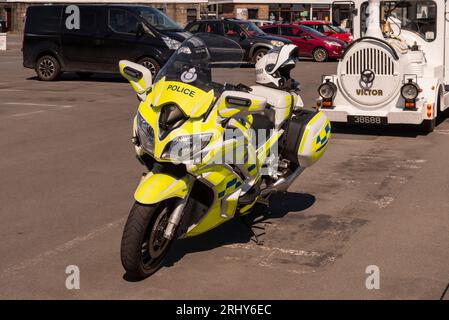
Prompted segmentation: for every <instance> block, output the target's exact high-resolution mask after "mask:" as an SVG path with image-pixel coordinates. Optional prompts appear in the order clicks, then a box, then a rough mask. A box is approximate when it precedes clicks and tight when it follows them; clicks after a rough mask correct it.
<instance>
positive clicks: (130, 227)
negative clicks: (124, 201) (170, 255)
mask: <svg viewBox="0 0 449 320" xmlns="http://www.w3.org/2000/svg"><path fill="white" fill-rule="evenodd" d="M172 203H173V202H172ZM172 211H173V208H172V206H171V205H170V203H169V202H168V201H165V202H161V203H158V204H154V205H145V204H141V203H138V202H136V203H134V205H133V207H132V208H131V212H130V213H129V216H128V220H127V221H126V225H125V229H124V230H123V236H122V243H121V248H120V257H121V260H122V265H123V267H124V268H125V270H126V272H127V273H128V274H129V275H131V276H132V277H135V278H146V277H148V276H150V275H152V274H153V273H154V272H156V271H157V270H158V269H159V267H160V266H161V264H162V262H163V260H164V258H165V256H166V254H167V252H168V250H169V248H170V245H171V243H172V242H173V240H168V239H166V238H164V231H165V229H166V227H167V223H168V219H169V217H170V214H171V213H172Z"/></svg>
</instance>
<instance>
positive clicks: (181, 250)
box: [123, 192, 315, 282]
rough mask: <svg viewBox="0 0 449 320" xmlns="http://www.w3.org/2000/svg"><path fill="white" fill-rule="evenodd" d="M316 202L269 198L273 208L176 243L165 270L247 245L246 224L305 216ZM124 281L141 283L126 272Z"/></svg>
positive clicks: (289, 195)
mask: <svg viewBox="0 0 449 320" xmlns="http://www.w3.org/2000/svg"><path fill="white" fill-rule="evenodd" d="M314 203H315V197H314V196H313V195H310V194H307V193H294V192H282V193H276V194H274V195H273V196H271V198H270V206H269V207H267V206H264V205H259V204H257V205H256V206H255V208H254V210H253V212H252V213H251V214H249V215H248V219H245V220H244V219H243V217H242V218H235V219H232V220H231V221H229V222H226V223H224V224H222V225H221V226H218V227H217V228H215V229H213V230H211V231H209V232H206V233H204V234H202V235H199V236H196V237H193V238H188V239H181V240H177V241H176V242H175V243H174V244H173V246H172V248H171V250H170V252H169V254H168V255H167V257H166V258H165V262H164V264H163V265H162V267H163V268H164V267H172V266H174V265H175V264H176V263H177V262H178V261H180V260H181V259H182V258H183V257H184V256H185V255H187V254H189V253H194V252H201V251H209V250H213V249H215V248H218V247H222V246H224V245H228V244H234V243H247V242H249V241H251V237H252V233H251V229H250V228H249V227H248V225H247V224H246V223H245V221H246V222H249V223H251V222H252V221H254V219H257V220H258V222H259V223H260V222H261V221H267V222H269V221H270V220H272V219H279V218H282V217H284V216H285V215H287V214H297V215H302V214H303V213H302V211H304V210H306V209H308V208H310V207H311V206H312V205H313V204H314ZM123 279H124V280H125V281H129V282H136V281H140V280H141V279H136V278H134V277H133V276H131V275H129V274H127V273H125V274H124V275H123Z"/></svg>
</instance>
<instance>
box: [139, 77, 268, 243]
mask: <svg viewBox="0 0 449 320" xmlns="http://www.w3.org/2000/svg"><path fill="white" fill-rule="evenodd" d="M192 95H193V97H192ZM213 103H216V97H215V95H214V91H213V90H211V91H208V92H206V91H203V90H201V89H199V88H197V87H193V86H190V85H188V84H185V83H183V82H177V81H166V80H165V78H162V79H161V80H159V81H158V82H157V83H156V84H155V85H154V86H153V89H152V91H151V92H150V93H149V94H148V97H147V99H146V101H145V102H143V103H141V104H140V106H139V113H140V114H141V116H142V117H143V118H144V119H145V120H146V121H147V122H148V124H149V125H150V126H151V127H152V128H153V130H154V150H152V151H153V152H152V154H151V155H152V157H154V158H155V159H156V160H157V161H160V162H173V159H169V158H164V157H163V152H164V150H165V148H166V147H167V145H168V144H169V143H170V141H172V140H173V139H175V138H177V137H179V136H182V135H193V134H199V133H201V134H205V133H213V136H212V138H211V140H210V142H209V144H208V146H207V147H206V148H207V149H208V151H207V152H206V153H205V154H204V156H203V158H202V159H201V162H200V163H197V164H195V163H191V164H188V165H187V164H186V167H187V171H188V172H189V173H190V174H191V175H193V176H195V177H196V179H198V180H199V181H201V182H203V183H205V184H206V185H208V186H209V187H210V188H211V190H213V193H214V199H213V201H212V203H211V205H210V207H209V209H208V210H207V212H206V213H205V214H204V215H203V217H202V218H201V219H200V220H199V221H198V222H197V223H196V224H194V225H192V226H190V227H189V228H188V230H187V233H186V234H185V235H184V236H185V237H191V236H196V235H199V234H202V233H204V232H206V231H208V230H210V229H212V228H215V227H217V226H218V225H220V224H222V223H223V222H226V221H228V220H230V219H232V218H233V217H234V215H235V213H236V212H237V210H238V199H239V196H240V193H241V191H242V186H243V185H244V181H243V180H242V178H241V177H240V176H239V175H238V174H236V173H235V171H234V170H233V169H232V168H231V167H230V166H229V165H226V164H217V163H216V160H217V158H219V157H221V156H222V154H223V153H227V152H231V151H235V150H236V149H237V147H238V143H240V142H236V141H232V140H229V141H226V142H225V143H223V135H224V130H225V129H224V128H223V127H222V126H221V125H217V124H218V123H219V119H220V116H219V114H218V110H219V108H218V107H217V106H214V107H213V108H212V110H211V111H210V113H209V114H208V115H207V117H203V115H204V114H205V113H206V112H207V111H208V110H209V108H210V107H211V105H212V104H213ZM170 104H176V105H177V106H178V107H179V108H180V109H182V111H183V112H184V114H185V115H187V116H188V117H189V119H188V120H187V121H186V122H184V123H183V124H182V125H181V126H180V127H178V128H176V129H173V130H172V131H170V133H168V135H167V136H166V137H163V138H162V139H161V138H160V136H161V135H160V132H159V130H160V129H159V124H158V121H159V116H160V113H161V110H162V108H164V107H165V106H167V105H170ZM232 121H234V120H232ZM234 122H235V123H234V127H235V128H237V129H240V130H241V131H242V132H243V133H244V136H245V137H247V138H249V136H248V129H249V128H250V126H251V123H252V116H251V115H250V114H248V115H245V116H242V117H241V118H240V120H235V121H234ZM252 150H254V148H252ZM237 155H238V157H242V158H243V156H244V154H243V153H242V154H239V153H237ZM249 159H251V160H250V161H248V163H244V164H242V167H243V170H246V171H247V172H249V176H250V177H251V179H254V180H257V179H258V178H259V169H260V165H259V163H258V159H257V153H256V151H255V150H254V154H253V155H249ZM192 187H193V180H192V182H189V179H188V176H185V177H184V178H182V179H176V178H174V177H172V176H170V175H169V174H160V173H154V174H151V173H149V174H148V175H147V176H146V177H145V178H144V179H143V180H142V182H141V183H140V185H139V187H138V189H137V190H136V193H135V199H136V201H138V202H141V203H144V204H152V203H157V202H159V201H162V200H166V199H169V198H185V197H186V196H187V195H188V194H189V191H190V189H191V188H192ZM254 204H255V202H254V203H251V204H249V205H246V206H245V207H244V212H245V213H248V212H249V211H250V209H251V207H252V206H254Z"/></svg>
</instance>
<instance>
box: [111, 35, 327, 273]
mask: <svg viewBox="0 0 449 320" xmlns="http://www.w3.org/2000/svg"><path fill="white" fill-rule="evenodd" d="M296 50H297V49H296V47H295V46H293V45H287V46H284V47H282V48H276V49H274V50H273V51H271V52H269V53H268V54H267V55H266V56H265V57H264V58H263V59H261V60H260V61H259V62H258V63H257V65H256V78H257V81H256V82H257V83H258V84H257V85H255V86H252V87H248V86H246V85H243V84H238V85H233V84H229V83H225V84H221V83H217V82H214V81H213V79H212V71H215V68H235V67H240V66H241V63H242V61H243V52H244V51H243V49H242V48H241V47H239V46H238V44H237V43H236V42H234V41H232V40H229V39H227V38H224V37H221V38H220V37H217V36H215V35H213V36H212V35H210V34H197V35H195V36H192V37H191V38H189V39H187V40H185V41H184V42H183V43H182V45H181V46H180V47H179V48H178V49H177V51H176V52H175V53H174V54H173V56H172V57H171V58H170V59H169V61H168V62H167V64H166V65H165V66H164V67H163V68H162V69H161V70H160V72H159V73H158V75H157V76H156V78H155V79H154V81H153V79H152V76H151V73H150V72H149V71H148V70H147V69H146V68H144V67H142V66H140V65H138V64H135V63H132V62H130V61H120V63H119V68H120V72H121V74H122V75H123V76H124V77H125V78H126V79H127V80H128V81H129V82H130V84H131V85H132V87H133V88H134V90H135V91H136V93H137V96H138V98H139V100H140V101H141V102H140V106H139V108H138V111H137V115H136V116H135V119H134V127H133V138H132V142H133V144H134V146H135V151H136V153H137V158H138V160H139V161H140V162H141V164H142V165H143V166H144V167H145V169H146V173H144V175H143V177H142V179H141V181H140V183H139V185H138V187H137V190H136V191H135V194H134V198H135V203H134V205H133V207H132V209H131V212H130V214H129V217H128V220H127V222H126V225H125V228H124V231H123V237H122V242H121V261H122V265H123V267H124V269H125V270H126V272H127V273H128V274H129V275H131V276H134V277H137V278H145V277H147V276H149V275H151V274H153V273H154V272H155V271H156V270H157V269H158V268H159V267H160V266H161V264H162V263H163V260H164V257H165V256H166V254H167V252H168V250H169V248H170V245H171V244H172V242H173V241H174V240H175V239H179V238H187V237H193V236H196V235H200V234H203V233H205V232H207V231H209V230H211V229H212V228H215V227H217V226H218V225H220V224H222V223H224V222H226V221H229V220H230V219H232V218H235V217H239V216H244V215H246V214H248V213H249V212H251V209H252V208H253V207H254V205H255V204H256V202H262V201H265V202H267V201H268V197H269V196H270V194H271V193H272V192H275V191H285V190H286V189H287V188H288V187H289V185H290V184H291V183H292V182H293V181H294V180H295V179H296V178H297V177H298V176H299V175H300V173H301V172H302V171H303V170H304V168H306V167H308V166H310V165H312V164H313V163H315V162H316V161H317V160H318V159H319V158H320V157H321V156H322V155H323V153H324V151H325V150H326V148H327V145H328V142H329V138H330V123H329V121H328V119H327V117H326V116H325V115H324V114H323V113H321V112H317V111H312V110H310V111H309V110H306V109H303V108H302V100H301V98H300V97H299V95H298V94H297V92H295V89H296V88H297V86H298V85H297V83H296V82H295V81H294V80H293V79H291V78H290V75H289V73H290V70H291V69H292V68H294V66H295V61H296V57H297V51H296Z"/></svg>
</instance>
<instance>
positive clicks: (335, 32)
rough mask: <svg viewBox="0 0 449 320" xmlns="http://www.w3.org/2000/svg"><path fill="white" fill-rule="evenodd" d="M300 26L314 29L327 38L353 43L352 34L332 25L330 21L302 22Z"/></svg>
mask: <svg viewBox="0 0 449 320" xmlns="http://www.w3.org/2000/svg"><path fill="white" fill-rule="evenodd" d="M299 24H302V25H304V26H307V27H310V28H313V29H315V30H316V31H318V32H321V33H322V34H324V35H325V36H328V37H332V38H336V39H339V40H343V41H345V42H347V43H350V42H352V34H350V33H349V32H347V31H346V30H344V29H342V28H340V27H337V26H334V25H332V24H331V23H330V22H328V21H301V22H299Z"/></svg>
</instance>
